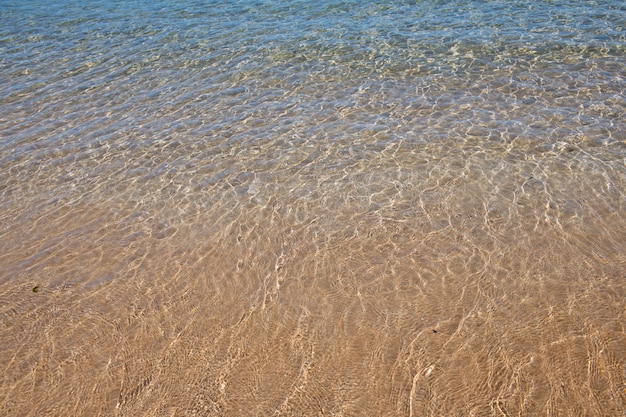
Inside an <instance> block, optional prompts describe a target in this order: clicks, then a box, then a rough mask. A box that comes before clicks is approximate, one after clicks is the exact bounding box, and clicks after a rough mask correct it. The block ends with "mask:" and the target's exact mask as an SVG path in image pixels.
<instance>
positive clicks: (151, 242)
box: [0, 140, 626, 417]
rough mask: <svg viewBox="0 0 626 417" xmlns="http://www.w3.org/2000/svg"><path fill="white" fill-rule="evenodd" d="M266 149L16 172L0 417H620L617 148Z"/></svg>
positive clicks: (625, 248)
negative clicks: (176, 167) (143, 167)
mask: <svg viewBox="0 0 626 417" xmlns="http://www.w3.org/2000/svg"><path fill="white" fill-rule="evenodd" d="M267 146H268V148H267V149H254V148H253V147H247V148H241V149H239V150H238V151H237V154H236V155H234V156H233V155H232V154H231V155H229V156H228V158H220V157H219V155H218V156H213V159H211V160H210V161H211V163H213V164H214V165H212V167H211V168H210V169H209V168H207V171H206V172H209V171H210V172H220V169H219V167H220V166H221V165H220V164H222V165H223V166H224V167H225V168H226V167H227V166H229V167H231V169H229V170H224V171H223V172H224V173H223V175H218V176H216V175H208V174H206V173H205V174H203V172H202V171H201V169H195V168H194V170H193V172H187V173H183V172H182V171H178V172H166V173H164V174H163V175H160V176H154V177H152V178H149V177H147V176H142V175H144V173H140V174H137V176H136V177H135V178H132V176H130V177H129V175H128V172H129V171H128V167H124V169H120V170H116V169H114V167H115V162H116V161H115V158H111V155H110V154H106V155H105V156H102V159H101V160H99V161H96V165H97V166H103V165H106V166H109V167H110V168H109V169H108V172H109V175H108V177H107V178H105V179H103V178H102V177H96V178H91V177H89V176H87V175H82V174H81V170H83V171H82V172H83V173H84V172H88V171H87V169H86V167H87V165H88V164H87V162H85V168H84V169H83V167H82V166H81V165H80V162H78V165H75V166H74V167H75V171H74V177H73V178H74V179H72V180H67V178H66V179H65V180H64V177H63V176H62V175H61V174H62V173H63V172H62V171H63V169H64V168H63V167H62V166H59V165H56V166H55V165H54V164H46V165H42V166H36V165H33V164H30V165H28V166H26V165H24V166H22V167H20V169H19V170H18V169H16V170H13V171H12V174H13V175H15V177H14V181H12V182H11V183H10V184H8V185H7V184H5V185H4V189H3V192H4V203H2V211H0V213H1V215H2V217H1V218H0V222H1V223H0V225H1V227H2V229H1V236H2V237H1V239H0V242H1V243H0V318H1V324H0V325H1V330H0V331H1V334H2V345H1V347H0V367H1V369H2V372H0V374H1V375H2V376H1V377H0V414H2V415H6V416H9V415H11V416H59V415H94V416H95V415H102V416H111V415H117V416H137V415H145V416H170V415H171V416H193V415H199V416H202V415H204V416H213V415H215V416H218V415H224V416H253V415H259V416H261V415H263V416H271V415H275V416H298V415H302V416H316V415H318V416H401V415H402V416H444V415H445V416H456V415H458V416H472V415H474V416H576V417H578V416H618V415H622V414H623V413H624V412H625V411H626V376H625V365H626V331H625V328H624V326H625V324H624V323H626V304H625V302H624V300H625V299H626V275H625V272H624V271H626V243H625V242H626V216H625V213H626V210H625V208H626V207H625V205H626V200H625V194H624V190H625V189H626V168H625V167H624V163H623V161H621V160H620V159H619V158H616V157H615V156H616V154H615V151H616V150H617V151H619V152H623V150H620V149H621V148H620V146H622V145H620V144H615V145H613V147H610V146H609V147H607V146H602V145H597V144H595V143H593V142H589V141H584V140H581V141H578V142H573V143H569V144H566V145H558V144H555V145H553V146H548V147H546V146H544V147H538V146H536V145H534V144H533V143H532V142H524V141H513V142H511V143H508V144H506V143H491V142H484V143H476V142H472V141H468V142H466V143H455V144H453V145H450V146H447V145H445V144H443V143H439V144H421V145H415V144H411V143H402V142H400V143H397V142H393V143H390V144H386V145H382V144H372V143H365V142H364V143H362V144H359V143H358V142H357V143H351V144H350V145H349V146H348V145H342V144H341V143H340V142H337V143H334V144H333V143H326V144H324V143H322V144H318V145H315V144H312V145H311V146H301V147H294V148H291V147H289V146H285V148H284V149H283V152H282V153H281V154H280V155H281V158H280V159H277V160H272V159H271V158H269V157H268V152H270V151H271V149H275V146H276V144H271V145H267ZM270 146H271V148H270ZM173 152H174V153H176V152H178V151H173ZM186 152H189V149H183V150H180V153H181V155H182V154H185V153H186ZM276 152H278V151H276ZM355 152H358V153H355ZM159 155H161V156H159ZM162 155H163V154H160V153H157V152H155V153H154V154H153V155H146V158H152V160H154V161H155V162H154V163H155V164H156V165H157V166H158V163H159V158H160V157H161V158H164V156H162ZM171 155H172V154H168V156H167V157H168V158H172V156H171ZM260 155H262V156H260ZM97 157H98V156H97V155H96V158H97ZM199 160H202V158H199ZM329 160H333V161H335V163H334V165H332V169H329V166H330V165H331V164H328V161H329ZM320 161H321V162H320ZM91 162H93V160H92V161H90V163H91ZM107 164H108V165H107ZM76 167H77V168H76ZM246 167H254V169H253V170H248V169H246ZM196 168H197V167H196ZM321 168H323V169H321ZM184 174H188V176H185V175H184ZM81 175H82V176H81ZM26 178H29V180H28V181H26V180H25V179H26ZM77 178H79V179H77ZM63 181H65V182H63ZM51 187H55V188H54V189H55V190H57V191H56V193H55V197H54V198H53V199H50V197H49V196H48V195H47V194H46V192H45V190H47V189H50V188H51Z"/></svg>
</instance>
